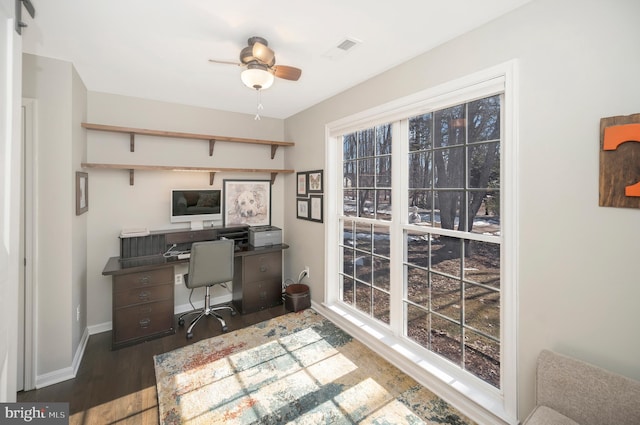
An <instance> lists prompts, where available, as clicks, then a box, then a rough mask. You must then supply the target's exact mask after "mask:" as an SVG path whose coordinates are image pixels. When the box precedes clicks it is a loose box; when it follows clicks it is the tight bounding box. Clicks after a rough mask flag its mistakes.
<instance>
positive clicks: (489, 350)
mask: <svg viewBox="0 0 640 425" xmlns="http://www.w3.org/2000/svg"><path fill="white" fill-rule="evenodd" d="M500 104H501V102H500V96H499V95H495V96H490V97H486V98H482V99H479V100H474V101H472V102H469V103H464V104H460V105H455V106H453V107H449V108H445V109H442V110H438V111H434V112H431V113H428V114H423V115H420V116H417V117H413V118H410V119H409V135H408V143H409V153H408V168H409V172H408V179H407V185H406V190H407V195H408V196H407V200H408V203H409V211H411V212H410V214H409V217H408V218H409V223H410V224H413V225H414V226H416V227H417V229H415V230H413V229H407V230H405V231H404V240H405V259H404V265H405V270H406V272H405V279H406V282H405V299H404V307H405V316H404V317H405V323H406V334H407V336H408V337H409V338H410V339H412V340H413V341H415V342H416V343H418V344H419V345H420V346H422V347H424V348H426V349H428V350H430V351H433V352H434V353H437V354H439V355H441V356H443V357H445V358H446V359H448V360H449V361H451V362H454V363H455V364H456V365H459V366H460V367H461V368H463V369H464V370H467V371H469V372H470V373H472V374H474V375H476V376H477V377H479V378H481V379H483V380H485V381H486V382H488V383H490V384H491V385H493V386H496V387H499V386H500V202H499V199H500V139H501V138H500V114H501V113H500ZM442 229H446V230H449V232H447V233H443V232H442V231H441V230H442ZM469 233H471V234H469ZM475 234H481V235H483V237H479V236H476V235H475Z"/></svg>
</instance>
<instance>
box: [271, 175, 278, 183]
mask: <svg viewBox="0 0 640 425" xmlns="http://www.w3.org/2000/svg"><path fill="white" fill-rule="evenodd" d="M277 175H278V173H271V185H273V183H274V182H275V181H276V176H277Z"/></svg>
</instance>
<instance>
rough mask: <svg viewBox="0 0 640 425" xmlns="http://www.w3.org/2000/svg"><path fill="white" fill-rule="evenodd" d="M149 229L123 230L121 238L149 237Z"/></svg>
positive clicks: (131, 228) (134, 228)
mask: <svg viewBox="0 0 640 425" xmlns="http://www.w3.org/2000/svg"><path fill="white" fill-rule="evenodd" d="M148 234H149V229H147V228H146V227H130V228H128V229H122V231H121V232H120V237H121V238H133V237H138V236H147V235H148Z"/></svg>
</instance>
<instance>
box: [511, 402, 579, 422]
mask: <svg viewBox="0 0 640 425" xmlns="http://www.w3.org/2000/svg"><path fill="white" fill-rule="evenodd" d="M522 425H580V424H579V423H578V422H576V421H574V420H572V419H569V418H567V417H566V416H564V415H562V414H560V413H558V412H556V411H555V410H553V409H550V408H548V407H547V406H538V407H536V408H535V409H533V412H531V414H530V415H529V417H528V418H527V419H526V420H525V421H524V422H523V423H522Z"/></svg>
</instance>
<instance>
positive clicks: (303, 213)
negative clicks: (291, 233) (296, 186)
mask: <svg viewBox="0 0 640 425" xmlns="http://www.w3.org/2000/svg"><path fill="white" fill-rule="evenodd" d="M296 217H297V218H301V219H303V220H308V219H309V199H296Z"/></svg>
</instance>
